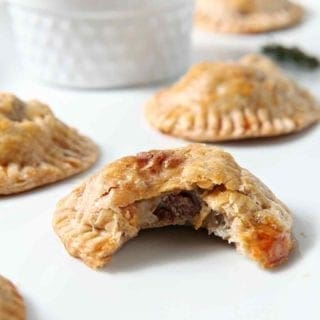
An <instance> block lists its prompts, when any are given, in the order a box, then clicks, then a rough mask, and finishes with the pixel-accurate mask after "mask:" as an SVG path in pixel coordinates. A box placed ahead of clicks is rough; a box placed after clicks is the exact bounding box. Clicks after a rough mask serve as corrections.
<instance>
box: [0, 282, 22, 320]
mask: <svg viewBox="0 0 320 320" xmlns="http://www.w3.org/2000/svg"><path fill="white" fill-rule="evenodd" d="M25 318H26V309H25V305H24V302H23V299H22V297H21V295H20V294H19V292H18V291H17V289H16V288H15V286H14V285H13V284H12V283H11V282H10V281H9V280H7V279H5V278H4V277H2V276H0V320H24V319H25Z"/></svg>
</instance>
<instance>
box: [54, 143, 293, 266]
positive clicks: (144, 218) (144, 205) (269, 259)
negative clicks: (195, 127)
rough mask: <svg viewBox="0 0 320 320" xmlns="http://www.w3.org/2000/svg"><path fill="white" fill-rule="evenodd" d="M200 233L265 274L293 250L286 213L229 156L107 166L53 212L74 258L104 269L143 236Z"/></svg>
mask: <svg viewBox="0 0 320 320" xmlns="http://www.w3.org/2000/svg"><path fill="white" fill-rule="evenodd" d="M168 225H191V226H193V227H194V228H195V229H199V228H206V229H207V230H208V233H209V234H215V235H216V236H218V237H221V238H223V239H225V240H227V241H228V242H229V243H233V244H235V245H236V247H237V249H238V250H239V251H240V252H242V253H244V254H245V255H247V256H248V257H250V258H251V259H253V260H255V261H256V262H258V263H259V264H260V265H261V266H263V267H265V268H272V267H275V266H277V265H279V264H281V263H282V262H283V261H285V260H286V259H287V258H288V255H289V253H290V251H291V249H292V247H293V240H292V235H291V228H292V220H291V215H290V212H289V210H288V209H287V208H286V207H285V205H283V204H282V203H281V202H280V201H279V200H278V199H277V198H276V197H275V196H274V195H273V194H272V192H271V191H270V190H269V189H268V188H267V187H266V186H265V185H264V184H262V183H261V182H260V181H259V180H258V179H257V178H255V177H254V176H253V175H252V174H251V173H249V172H248V171H247V170H245V169H242V168H241V167H239V166H238V165H237V163H236V162H235V160H234V159H233V158H232V156H231V155H230V154H228V153H226V152H224V151H222V150H220V149H218V148H215V147H207V146H205V145H190V146H187V147H185V148H181V149H174V150H153V151H149V152H143V153H140V154H138V155H136V156H131V157H125V158H122V159H120V160H117V161H115V162H113V163H111V164H109V165H107V166H106V167H105V168H104V169H103V170H102V171H100V172H98V173H97V174H96V175H94V176H93V177H91V178H90V179H88V180H87V181H85V182H84V183H83V184H82V185H80V186H79V187H78V188H76V189H75V190H74V191H73V192H72V193H71V194H70V195H68V196H67V197H65V198H64V199H62V200H61V201H60V202H59V203H58V205H57V208H56V212H55V215H54V221H53V226H54V229H55V231H56V233H57V234H58V236H59V237H60V238H61V240H62V242H63V244H64V245H65V247H66V249H67V251H68V252H69V253H70V254H71V255H73V256H74V257H78V258H80V259H82V260H83V261H84V262H85V263H86V264H87V265H88V266H90V267H92V268H98V267H102V266H103V265H105V264H106V263H108V262H109V261H110V260H111V258H112V255H113V254H114V253H115V252H116V251H117V250H118V249H119V248H120V247H121V246H122V245H123V244H124V243H125V242H126V241H128V240H129V239H131V238H133V237H135V236H137V235H138V233H139V231H140V230H141V229H145V228H156V227H163V226H168Z"/></svg>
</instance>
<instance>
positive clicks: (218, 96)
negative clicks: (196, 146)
mask: <svg viewBox="0 0 320 320" xmlns="http://www.w3.org/2000/svg"><path fill="white" fill-rule="evenodd" d="M145 115H146V118H147V120H148V121H149V122H150V124H151V125H152V126H153V127H155V128H156V129H158V130H160V131H161V132H163V133H167V134H170V135H173V136H176V137H181V138H185V139H189V140H194V141H219V140H220V141H221V140H233V139H243V138H254V137H266V136H277V135H281V134H287V133H291V132H294V131H298V130H301V129H303V128H306V127H308V126H310V125H312V124H313V123H315V122H317V121H318V120H319V119H320V108H319V106H318V104H317V102H316V101H315V99H314V98H313V97H312V96H311V94H310V93H309V92H308V91H306V90H304V89H302V88H301V87H299V86H298V85H297V84H296V83H295V81H293V80H291V79H289V78H288V77H287V76H286V75H285V74H284V73H283V72H282V71H281V70H280V69H279V68H278V67H277V66H276V65H275V64H274V63H273V62H272V61H271V60H270V59H268V58H266V57H264V56H261V55H256V54H252V55H247V56H245V57H243V58H242V59H241V60H239V61H238V62H203V63H199V64H196V65H194V66H193V67H192V68H191V69H190V70H189V72H187V74H186V75H185V76H183V77H182V79H181V80H180V81H179V82H178V83H176V84H174V85H173V86H171V87H170V88H166V89H163V90H161V91H160V92H158V93H157V94H156V95H155V96H154V97H152V98H151V99H150V101H149V102H148V103H147V105H146V107H145Z"/></svg>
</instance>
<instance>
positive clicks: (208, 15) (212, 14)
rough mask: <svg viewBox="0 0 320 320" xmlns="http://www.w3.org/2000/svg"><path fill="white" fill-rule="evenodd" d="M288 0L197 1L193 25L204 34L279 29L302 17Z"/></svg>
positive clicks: (301, 11) (301, 12)
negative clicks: (205, 31) (204, 31)
mask: <svg viewBox="0 0 320 320" xmlns="http://www.w3.org/2000/svg"><path fill="white" fill-rule="evenodd" d="M303 14H304V10H303V9H302V7H301V6H299V5H297V4H295V3H293V2H291V1H288V0H267V1H266V0H197V1H196V25H197V26H199V27H200V28H202V29H205V30H208V31H218V32H229V33H258V32H267V31H271V30H276V29H283V28H287V27H290V26H292V25H295V24H297V23H298V22H300V21H301V20H302V18H303Z"/></svg>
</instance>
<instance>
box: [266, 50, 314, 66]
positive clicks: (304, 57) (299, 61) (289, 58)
mask: <svg viewBox="0 0 320 320" xmlns="http://www.w3.org/2000/svg"><path fill="white" fill-rule="evenodd" d="M262 53H264V54H266V55H269V56H270V57H272V58H274V59H275V60H278V61H279V62H290V63H294V64H295V65H297V66H299V67H302V68H307V69H316V68H318V67H319V66H320V61H319V59H318V58H317V57H314V56H311V55H309V54H307V53H305V52H304V51H302V50H301V49H299V48H298V47H285V46H282V45H279V44H268V45H265V46H263V47H262Z"/></svg>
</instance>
